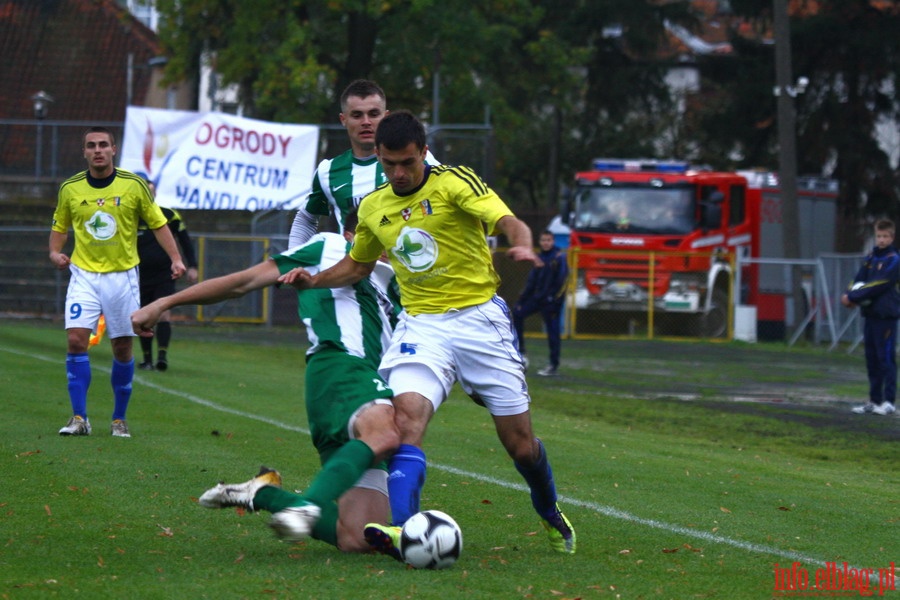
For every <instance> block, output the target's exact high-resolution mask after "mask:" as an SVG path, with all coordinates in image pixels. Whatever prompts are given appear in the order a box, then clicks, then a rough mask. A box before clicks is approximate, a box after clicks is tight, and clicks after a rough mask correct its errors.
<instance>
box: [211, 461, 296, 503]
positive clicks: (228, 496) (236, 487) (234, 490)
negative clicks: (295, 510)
mask: <svg viewBox="0 0 900 600" xmlns="http://www.w3.org/2000/svg"><path fill="white" fill-rule="evenodd" d="M266 485H274V486H275V487H281V474H280V473H279V472H278V471H273V470H272V469H269V468H266V467H260V469H259V474H258V475H257V476H256V477H254V478H253V479H251V480H250V481H245V482H244V483H232V484H229V483H225V482H221V483H219V484H217V485H216V487H214V488H210V489H208V490H206V491H205V492H203V495H202V496H200V500H199V502H200V506H203V507H205V508H228V507H229V506H242V507H244V508H246V509H248V510H256V509H255V508H253V497H254V496H256V492H257V491H258V490H259V488H261V487H263V486H266Z"/></svg>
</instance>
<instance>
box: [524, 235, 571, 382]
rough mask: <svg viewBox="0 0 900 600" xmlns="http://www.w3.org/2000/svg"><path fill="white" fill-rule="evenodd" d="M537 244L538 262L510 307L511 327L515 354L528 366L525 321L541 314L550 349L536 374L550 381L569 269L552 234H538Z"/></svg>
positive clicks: (556, 363)
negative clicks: (517, 353) (517, 350)
mask: <svg viewBox="0 0 900 600" xmlns="http://www.w3.org/2000/svg"><path fill="white" fill-rule="evenodd" d="M539 244H540V246H541V252H540V253H539V254H538V258H539V259H540V262H539V263H536V264H535V266H534V267H532V269H531V272H529V273H528V281H526V282H525V289H524V290H522V295H521V296H519V301H518V302H516V305H515V306H514V307H513V311H512V314H513V325H515V328H516V336H517V337H518V338H519V352H521V353H522V358H523V359H524V360H525V365H526V366H527V365H528V359H527V358H526V356H525V319H526V318H527V317H528V316H529V315H533V314H534V313H536V312H539V313H541V318H543V320H544V329H545V330H546V332H547V344H548V345H549V346H550V362H549V364H548V365H547V366H546V367H544V368H543V369H541V370H540V371H538V372H537V374H538V375H540V376H541V377H553V376H555V375H556V372H557V369H559V348H560V341H559V336H560V315H561V314H562V307H563V303H564V302H565V299H566V281H567V280H568V278H569V265H568V264H567V263H566V254H565V252H563V251H562V250H560V249H559V248H558V247H557V246H556V244H555V243H554V239H553V234H552V233H551V232H550V231H547V230H544V231H542V232H541V237H540V241H539Z"/></svg>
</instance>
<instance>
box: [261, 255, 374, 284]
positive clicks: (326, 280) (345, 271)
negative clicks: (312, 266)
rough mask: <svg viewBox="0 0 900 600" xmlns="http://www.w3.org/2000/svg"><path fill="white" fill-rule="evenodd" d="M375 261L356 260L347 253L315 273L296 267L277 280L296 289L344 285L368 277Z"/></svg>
mask: <svg viewBox="0 0 900 600" xmlns="http://www.w3.org/2000/svg"><path fill="white" fill-rule="evenodd" d="M375 262H376V261H372V262H368V263H361V262H356V261H355V260H353V259H352V258H350V256H349V255H347V256H345V257H344V258H342V259H341V260H340V261H339V262H338V263H337V264H335V265H334V266H332V267H329V268H328V269H325V270H324V271H319V272H318V273H316V274H315V275H310V274H309V271H307V270H306V269H301V268H297V269H293V270H291V271H288V272H287V273H285V274H284V275H282V276H281V277H279V278H278V282H279V283H285V284H288V285H292V286H294V287H295V288H297V289H298V290H306V289H310V288H338V287H344V286H345V285H353V284H354V283H356V282H357V281H359V280H360V279H362V278H364V277H368V276H369V273H371V272H372V269H374V268H375Z"/></svg>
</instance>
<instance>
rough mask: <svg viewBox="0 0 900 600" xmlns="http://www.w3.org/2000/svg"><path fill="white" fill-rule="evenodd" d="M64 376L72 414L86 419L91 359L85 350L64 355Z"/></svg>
mask: <svg viewBox="0 0 900 600" xmlns="http://www.w3.org/2000/svg"><path fill="white" fill-rule="evenodd" d="M66 378H67V379H68V381H69V400H70V401H71V402H72V414H73V415H78V416H80V417H84V418H85V419H87V392H88V388H89V387H91V359H90V358H89V357H88V354H87V352H81V353H78V354H67V355H66Z"/></svg>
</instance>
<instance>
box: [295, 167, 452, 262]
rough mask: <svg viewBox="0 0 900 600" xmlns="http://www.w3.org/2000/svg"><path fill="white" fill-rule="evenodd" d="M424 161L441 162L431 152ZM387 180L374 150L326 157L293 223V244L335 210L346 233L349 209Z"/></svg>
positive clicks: (339, 231)
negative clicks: (362, 154) (360, 154)
mask: <svg viewBox="0 0 900 600" xmlns="http://www.w3.org/2000/svg"><path fill="white" fill-rule="evenodd" d="M425 162H426V163H427V164H429V165H437V164H439V163H438V162H437V160H435V158H434V156H432V154H431V152H428V153H427V154H426V155H425ZM384 183H387V177H385V175H384V170H383V169H382V168H381V163H380V162H378V158H377V157H376V156H375V155H374V154H373V155H372V156H370V157H368V158H357V157H355V156H353V151H352V150H347V151H346V152H344V153H342V154H339V155H337V156H335V157H334V158H326V159H325V160H323V161H322V162H320V163H319V166H318V167H316V172H315V174H314V175H313V182H312V190H311V191H310V193H309V196H308V197H307V199H306V203H305V204H304V205H303V206H302V207H301V208H300V210H298V211H297V216H296V218H295V219H294V222H293V224H292V225H291V233H290V238H289V243H290V245H291V246H296V245H298V244H302V243H303V242H305V241H306V240H308V239H309V238H310V237H311V236H312V235H313V234H314V233H315V232H316V225H317V222H318V217H327V216H328V215H329V214H331V212H332V211H334V216H335V219H336V220H337V223H338V233H343V232H344V222H345V221H346V218H347V213H349V212H350V211H351V210H352V209H354V208H357V207H358V206H359V203H360V202H361V201H362V199H363V198H364V197H365V196H366V195H368V194H369V193H371V192H373V191H374V190H375V188H376V187H378V186H380V185H382V184H384Z"/></svg>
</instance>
